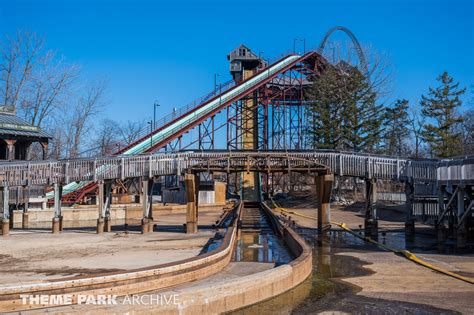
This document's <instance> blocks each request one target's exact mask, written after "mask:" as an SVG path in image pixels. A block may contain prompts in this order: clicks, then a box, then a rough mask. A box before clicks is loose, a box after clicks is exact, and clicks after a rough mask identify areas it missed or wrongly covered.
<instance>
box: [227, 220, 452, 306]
mask: <svg viewBox="0 0 474 315" xmlns="http://www.w3.org/2000/svg"><path fill="white" fill-rule="evenodd" d="M298 232H299V233H300V235H302V236H303V237H304V238H305V240H306V241H307V242H308V244H310V245H312V248H313V273H312V275H311V277H309V278H308V279H306V280H305V281H304V282H303V283H302V284H300V285H299V286H297V287H295V288H294V289H291V290H289V291H287V292H285V293H283V294H281V295H279V296H277V297H275V298H272V299H269V300H267V301H264V302H262V303H259V304H256V305H252V306H249V307H246V308H243V309H241V310H237V311H235V312H232V314H260V315H261V314H316V313H319V312H324V311H331V312H332V311H340V312H347V313H352V314H353V313H357V314H377V313H380V310H381V309H384V310H385V311H384V313H386V314H397V313H400V312H408V313H415V314H433V313H434V314H437V313H438V314H446V313H449V311H448V312H446V310H440V309H436V308H434V307H429V306H427V305H422V304H415V303H406V302H400V301H389V300H382V299H374V298H367V297H364V296H360V295H357V292H358V291H360V288H358V287H356V286H353V285H350V284H348V283H346V282H344V281H341V280H340V278H345V277H357V276H365V275H369V274H371V273H372V271H370V269H368V268H365V267H364V266H365V265H367V264H366V263H365V262H364V261H361V260H360V259H358V258H355V257H351V256H348V255H344V252H358V251H359V252H373V251H377V250H378V249H377V248H375V247H374V246H373V245H370V244H367V243H365V242H363V241H362V240H360V239H359V238H357V237H355V236H353V235H350V234H348V233H345V232H342V231H331V232H330V233H329V234H328V236H327V237H325V239H324V241H323V243H322V244H321V245H317V243H316V242H315V237H314V234H315V233H316V232H315V231H314V230H309V229H308V230H306V229H301V230H298ZM379 241H382V242H386V243H390V244H393V245H395V244H396V245H402V243H403V246H401V247H404V248H407V249H415V248H419V247H420V248H427V247H426V246H427V245H429V244H431V243H432V242H433V241H432V238H431V237H428V236H421V237H420V238H419V239H418V240H416V241H415V242H413V243H405V240H404V234H402V233H399V232H393V233H387V234H385V235H384V236H383V238H381V239H379ZM428 248H433V247H432V246H428Z"/></svg>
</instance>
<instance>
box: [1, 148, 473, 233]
mask: <svg viewBox="0 0 474 315" xmlns="http://www.w3.org/2000/svg"><path fill="white" fill-rule="evenodd" d="M201 172H209V173H215V172H221V173H228V174H230V173H236V172H258V173H261V174H270V173H295V172H296V173H306V174H313V175H315V176H316V178H319V179H320V181H319V179H317V180H318V181H317V182H316V183H317V186H318V187H319V188H318V189H319V190H318V197H319V198H320V201H321V206H320V209H321V211H319V212H320V213H321V214H320V218H321V220H319V224H320V228H321V229H320V231H321V230H323V228H324V226H325V225H326V226H328V225H329V219H328V209H329V206H328V205H329V198H330V195H331V189H332V183H333V178H334V177H333V176H334V175H337V176H349V177H357V178H361V179H364V180H365V182H366V201H367V202H366V220H365V223H366V224H365V227H366V233H368V234H370V235H376V234H377V212H376V202H377V200H376V196H377V188H376V181H377V180H391V181H398V182H403V183H405V187H406V204H407V221H406V223H407V229H406V230H407V233H408V234H410V233H411V232H410V231H414V219H415V217H414V215H416V214H417V213H418V212H419V211H418V210H419V208H420V205H419V204H417V200H416V199H415V198H414V197H415V196H414V195H415V192H414V190H415V189H414V187H415V185H431V186H433V187H437V192H438V196H437V199H438V205H437V209H435V210H437V211H435V214H434V218H435V224H436V225H437V226H444V222H448V223H452V220H454V221H453V222H455V223H459V224H460V229H458V230H461V231H463V232H462V233H466V228H465V227H466V226H467V225H466V222H468V221H469V220H471V217H472V215H471V211H472V209H473V207H474V198H473V188H472V187H473V183H474V158H473V157H465V158H459V159H453V160H411V159H406V158H394V157H387V156H378V155H369V154H359V153H348V152H339V151H287V152H285V151H202V152H192V151H191V152H181V153H171V154H148V155H135V156H113V157H100V158H88V159H74V160H59V161H22V162H20V161H19V162H8V163H1V164H0V189H1V190H2V191H3V193H2V194H1V195H0V198H1V199H2V202H3V222H4V223H3V224H2V226H3V227H2V231H3V232H2V233H4V234H5V231H6V230H8V229H7V227H6V223H5V222H8V221H9V210H10V200H11V198H10V197H9V195H10V193H11V191H15V193H16V194H17V195H18V194H20V193H19V192H20V191H21V190H28V189H32V188H33V189H34V188H35V187H38V186H43V187H46V186H53V187H54V208H55V217H54V219H53V231H55V232H58V224H59V223H58V222H59V220H60V218H61V196H62V188H63V187H64V186H65V185H71V184H72V185H74V184H76V183H82V185H87V183H91V182H92V183H98V184H99V220H98V232H102V231H103V230H105V231H110V221H108V214H109V208H110V199H111V197H110V194H111V187H112V183H111V182H112V181H114V180H117V179H120V180H126V179H133V178H140V179H141V180H142V185H143V195H144V198H143V199H144V200H143V201H142V203H143V222H142V229H143V231H145V230H146V229H149V226H150V225H152V224H153V216H152V207H151V204H152V203H151V190H152V188H151V187H152V186H153V180H154V179H156V178H157V177H160V176H169V175H186V176H185V182H186V190H187V191H188V192H187V196H188V207H189V209H188V210H189V211H188V212H189V213H190V214H191V215H190V216H189V218H190V219H189V220H188V221H187V225H188V227H191V228H190V230H188V231H190V232H193V231H195V226H196V222H197V201H196V200H195V198H194V197H193V196H194V193H189V191H194V192H195V191H196V190H197V189H198V188H197V184H196V176H195V174H197V173H201ZM456 196H457V198H456ZM51 197H53V195H51ZM189 200H191V201H192V202H189ZM323 201H324V202H323ZM24 212H26V210H25V211H24ZM422 214H423V215H425V216H426V213H425V212H423V211H422ZM453 218H454V219H453ZM450 220H451V221H450ZM104 224H105V227H104ZM7 232H8V231H7Z"/></svg>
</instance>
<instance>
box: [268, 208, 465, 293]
mask: <svg viewBox="0 0 474 315" xmlns="http://www.w3.org/2000/svg"><path fill="white" fill-rule="evenodd" d="M270 200H271V201H272V203H273V205H274V206H275V210H277V211H280V212H285V213H289V214H294V215H297V216H300V217H303V218H307V219H312V220H317V218H316V217H313V216H309V215H304V214H301V213H298V212H296V211H288V210H286V209H285V208H282V207H279V206H278V205H277V204H276V203H275V201H274V200H273V199H270ZM331 224H334V225H337V226H339V227H340V228H342V229H343V230H344V231H346V232H348V233H351V234H352V235H354V236H356V237H358V238H360V239H362V240H364V241H366V242H368V243H372V244H374V245H377V246H378V247H380V248H383V249H385V250H386V251H390V252H394V253H395V254H400V255H403V257H405V258H407V259H408V260H411V261H413V262H415V263H417V264H419V265H421V266H424V267H426V268H429V269H431V270H434V271H437V272H440V273H443V274H445V275H448V276H450V277H453V278H456V279H459V280H462V281H465V282H467V283H470V284H474V279H473V278H470V277H464V276H461V275H458V274H457V273H454V272H451V271H449V270H445V269H442V268H440V267H438V266H435V265H432V264H430V263H428V262H426V261H424V260H422V259H420V258H418V257H417V256H416V255H415V254H413V253H412V252H410V251H408V250H405V249H397V248H392V247H390V246H388V245H385V244H381V243H379V242H377V241H375V240H373V239H372V238H370V237H368V236H361V235H359V234H358V233H356V232H354V231H353V230H351V229H350V228H349V227H348V226H347V224H345V223H337V222H331Z"/></svg>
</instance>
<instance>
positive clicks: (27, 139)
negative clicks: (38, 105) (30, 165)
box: [0, 106, 51, 161]
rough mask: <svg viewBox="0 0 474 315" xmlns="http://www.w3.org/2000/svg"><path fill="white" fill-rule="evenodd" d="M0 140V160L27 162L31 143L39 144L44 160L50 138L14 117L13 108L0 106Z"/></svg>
mask: <svg viewBox="0 0 474 315" xmlns="http://www.w3.org/2000/svg"><path fill="white" fill-rule="evenodd" d="M0 139H1V140H2V141H0V160H7V161H13V160H27V159H28V149H29V147H30V145H31V144H32V143H33V142H39V143H40V144H41V147H42V148H43V160H44V159H45V158H46V155H47V152H48V141H49V139H51V136H50V135H48V134H47V133H46V132H44V131H43V130H41V128H39V127H37V126H32V125H31V124H29V123H28V122H27V121H25V120H24V119H22V118H20V117H18V116H16V112H15V108H14V107H11V106H0Z"/></svg>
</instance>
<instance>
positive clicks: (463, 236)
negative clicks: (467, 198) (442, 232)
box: [456, 186, 467, 248]
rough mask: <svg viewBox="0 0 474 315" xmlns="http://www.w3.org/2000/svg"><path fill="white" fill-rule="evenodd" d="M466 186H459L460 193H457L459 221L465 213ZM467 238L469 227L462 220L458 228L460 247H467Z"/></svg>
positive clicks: (458, 245) (458, 243)
mask: <svg viewBox="0 0 474 315" xmlns="http://www.w3.org/2000/svg"><path fill="white" fill-rule="evenodd" d="M465 191H466V188H465V187H462V186H458V195H457V198H458V200H457V206H458V207H457V208H458V209H457V211H456V215H457V222H459V221H460V220H461V218H462V217H463V214H464V212H465V210H466V209H465V205H464V204H465V203H464V194H465ZM466 240H467V229H466V222H462V223H461V224H459V225H458V226H457V229H456V241H457V242H456V244H457V247H458V248H465V247H466Z"/></svg>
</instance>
